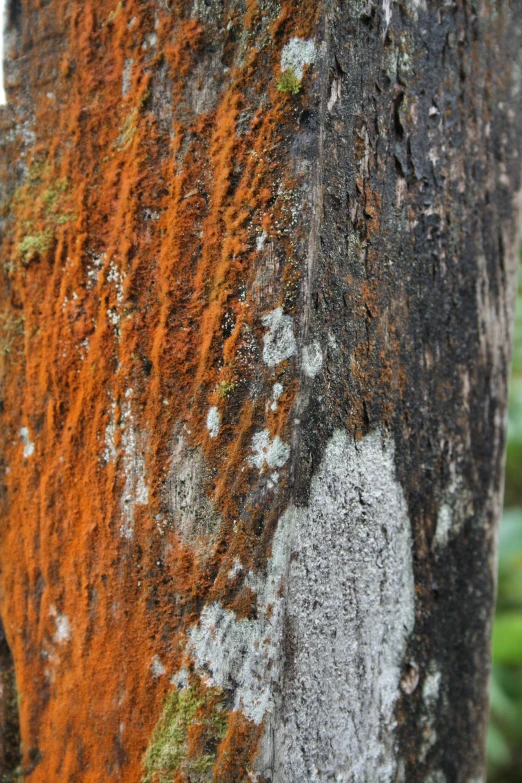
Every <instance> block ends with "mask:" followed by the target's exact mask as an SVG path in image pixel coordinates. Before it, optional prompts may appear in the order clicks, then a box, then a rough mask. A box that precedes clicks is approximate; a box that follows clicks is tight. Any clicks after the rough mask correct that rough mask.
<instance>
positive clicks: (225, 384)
mask: <svg viewBox="0 0 522 783" xmlns="http://www.w3.org/2000/svg"><path fill="white" fill-rule="evenodd" d="M235 388H236V384H235V383H233V382H232V381H221V383H220V384H219V386H218V397H219V399H220V400H224V399H225V397H228V395H229V394H230V393H231V392H232V391H234V389H235Z"/></svg>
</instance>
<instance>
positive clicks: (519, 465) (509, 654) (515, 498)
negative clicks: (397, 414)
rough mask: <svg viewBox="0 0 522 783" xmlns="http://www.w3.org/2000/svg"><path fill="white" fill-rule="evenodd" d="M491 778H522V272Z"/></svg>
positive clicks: (510, 782)
mask: <svg viewBox="0 0 522 783" xmlns="http://www.w3.org/2000/svg"><path fill="white" fill-rule="evenodd" d="M488 783H522V273H521V274H520V275H519V283H518V296H517V308H516V317H515V343H514V350H513V369H512V377H511V388H510V394H509V422H508V442H507V459H506V491H505V497H504V515H503V519H502V524H501V527H500V537H499V562H498V598H497V610H496V614H495V623H494V626H493V676H492V682H491V719H490V724H489V734H488Z"/></svg>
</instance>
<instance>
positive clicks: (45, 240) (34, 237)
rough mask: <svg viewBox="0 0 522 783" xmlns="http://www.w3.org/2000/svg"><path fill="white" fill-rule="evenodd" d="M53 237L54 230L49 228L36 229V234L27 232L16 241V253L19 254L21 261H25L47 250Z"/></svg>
mask: <svg viewBox="0 0 522 783" xmlns="http://www.w3.org/2000/svg"><path fill="white" fill-rule="evenodd" d="M53 239H54V232H53V230H52V229H51V228H46V229H44V230H43V231H37V232H36V234H28V235H27V236H25V237H24V238H23V239H22V241H21V242H19V243H18V254H19V255H20V256H21V258H22V261H24V262H26V263H27V262H29V261H31V260H32V259H33V258H36V257H37V256H41V255H43V254H44V253H45V252H46V251H47V250H49V248H50V247H51V245H52V243H53Z"/></svg>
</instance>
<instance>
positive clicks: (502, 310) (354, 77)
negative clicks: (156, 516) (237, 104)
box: [297, 2, 521, 781]
mask: <svg viewBox="0 0 522 783" xmlns="http://www.w3.org/2000/svg"><path fill="white" fill-rule="evenodd" d="M325 18H326V21H325V29H326V30H327V31H328V32H327V33H326V42H327V52H328V55H327V57H326V59H325V63H324V68H325V71H326V70H327V72H328V76H327V78H326V76H325V78H324V86H323V94H322V96H321V98H320V99H318V106H317V109H316V112H317V113H316V116H317V122H319V123H321V125H322V128H321V132H320V135H321V136H322V139H323V140H322V142H321V146H322V150H320V151H318V152H317V154H318V155H320V156H321V164H320V168H321V183H320V187H321V188H322V192H323V196H322V202H323V204H324V213H323V215H324V216H323V218H322V220H321V226H320V228H319V230H318V239H317V246H318V249H317V252H316V257H315V260H314V269H313V272H312V273H311V274H310V279H309V287H310V301H311V316H310V322H311V326H310V329H311V331H312V332H314V333H317V334H320V333H323V334H324V333H325V332H326V331H330V332H331V333H332V334H334V335H335V336H336V338H337V339H338V340H339V341H340V342H341V343H342V350H340V351H338V352H337V353H336V354H335V355H332V356H331V360H330V361H329V362H328V375H327V377H326V378H325V380H324V384H322V385H321V388H320V389H319V388H317V389H315V390H314V394H313V395H311V399H310V405H309V408H308V411H307V416H306V424H305V425H304V426H303V432H302V436H301V437H302V449H303V451H304V454H305V455H307V454H309V455H310V457H308V460H307V462H308V464H310V465H311V470H312V471H313V466H314V465H315V464H317V463H318V461H319V460H320V455H321V448H322V444H323V443H324V442H325V441H326V439H327V438H328V436H329V434H330V432H331V430H332V427H335V426H338V424H341V422H346V421H350V422H353V425H352V426H354V428H355V429H356V430H359V431H361V432H365V431H367V430H371V429H373V428H375V427H380V428H385V429H388V428H389V429H390V430H391V431H392V432H393V437H394V440H395V444H396V452H395V455H396V456H395V460H396V470H397V476H398V478H399V479H400V482H401V484H402V487H403V489H404V492H405V496H406V498H407V502H408V508H409V514H410V519H411V523H412V531H413V540H414V570H415V583H416V622H415V629H414V632H413V634H412V636H411V637H410V640H409V643H408V654H407V657H406V661H405V667H407V666H408V659H409V660H411V661H412V662H416V663H415V664H413V665H414V666H418V664H419V662H421V661H422V662H424V665H421V667H420V680H419V686H418V687H417V688H416V689H415V691H414V692H413V693H412V694H403V696H402V699H401V701H400V703H399V705H398V712H397V715H398V720H399V727H400V728H399V732H400V737H401V739H400V745H401V748H402V750H403V752H404V753H405V757H406V759H407V762H406V780H411V781H414V780H415V781H416V780H424V779H427V776H428V775H429V773H430V771H432V770H441V771H442V772H443V773H444V775H445V776H446V779H447V780H448V781H468V780H475V779H477V780H478V779H479V778H478V777H477V778H475V777H474V775H479V774H480V773H479V770H480V769H481V768H482V764H483V753H484V742H485V730H486V724H487V686H488V673H489V661H490V641H489V638H490V620H491V614H492V610H493V605H494V568H495V566H494V557H495V555H494V549H495V527H496V524H497V520H498V516H499V509H500V505H501V496H502V486H503V479H502V475H503V453H504V446H505V416H506V387H507V382H508V378H509V359H510V346H511V326H512V307H513V298H514V293H515V287H516V273H517V226H518V200H517V198H518V193H519V191H520V168H521V166H520V128H521V126H520V121H521V114H520V110H521V104H520V100H521V95H520V78H519V73H520V70H519V69H520V45H521V39H520V9H519V8H518V7H517V5H516V3H501V4H496V5H494V6H493V5H489V4H488V3H468V2H462V3H461V2H454V3H448V4H445V5H444V6H443V5H442V4H440V3H430V2H428V3H427V4H422V3H411V4H407V3H404V4H400V5H398V6H397V7H395V6H394V11H393V14H392V16H391V20H390V23H389V25H385V24H384V22H383V18H382V16H380V14H379V12H378V10H377V9H375V8H372V7H370V6H367V7H365V8H361V10H360V11H354V10H352V9H350V11H347V10H346V8H345V7H344V6H342V7H340V6H338V7H334V8H332V9H331V10H330V11H329V12H327V14H326V17H325ZM319 100H320V102H319ZM311 121H313V120H311ZM318 385H319V384H318ZM319 432H320V433H322V436H321V437H318V433H319ZM298 462H299V460H298ZM301 464H302V463H301ZM300 486H302V489H301V488H300ZM307 486H308V482H307V480H306V478H305V479H304V480H302V482H301V485H299V486H298V488H297V491H298V497H304V496H305V494H306V487H307ZM444 506H446V507H449V508H450V512H451V517H452V529H451V533H450V535H449V538H448V539H446V538H444V541H441V545H439V543H438V541H437V517H438V516H439V520H440V513H441V507H444ZM440 524H441V522H440V521H439V525H440ZM428 662H432V665H433V664H435V665H436V667H437V669H438V670H439V671H440V673H441V678H440V690H439V692H438V695H437V697H436V701H435V702H434V703H431V704H427V703H426V700H425V699H423V696H422V685H423V674H424V676H426V674H427V673H428V671H429V665H428ZM428 727H429V728H428ZM431 731H433V732H434V734H433V736H434V737H435V735H436V740H434V741H433V745H432V747H429V749H428V750H427V751H426V750H424V751H423V749H422V748H423V746H424V747H426V741H427V734H429V732H431ZM428 744H429V743H428Z"/></svg>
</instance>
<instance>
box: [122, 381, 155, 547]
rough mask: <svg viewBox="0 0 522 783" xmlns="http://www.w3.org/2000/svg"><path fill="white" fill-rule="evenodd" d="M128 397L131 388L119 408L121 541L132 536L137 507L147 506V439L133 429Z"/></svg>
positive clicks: (130, 394) (129, 397)
mask: <svg viewBox="0 0 522 783" xmlns="http://www.w3.org/2000/svg"><path fill="white" fill-rule="evenodd" d="M131 397H132V389H128V390H127V391H126V392H125V403H124V405H123V407H122V427H123V434H122V439H121V441H122V447H123V473H124V475H125V485H124V487H123V494H122V498H121V510H122V517H123V522H122V524H121V527H120V534H121V535H122V536H123V538H129V539H130V538H132V537H133V536H134V520H135V513H136V506H146V505H147V504H148V502H149V488H148V485H147V478H146V466H145V451H146V438H145V436H144V434H142V433H139V432H138V431H137V429H136V425H135V423H134V418H133V416H132V407H131Z"/></svg>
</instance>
